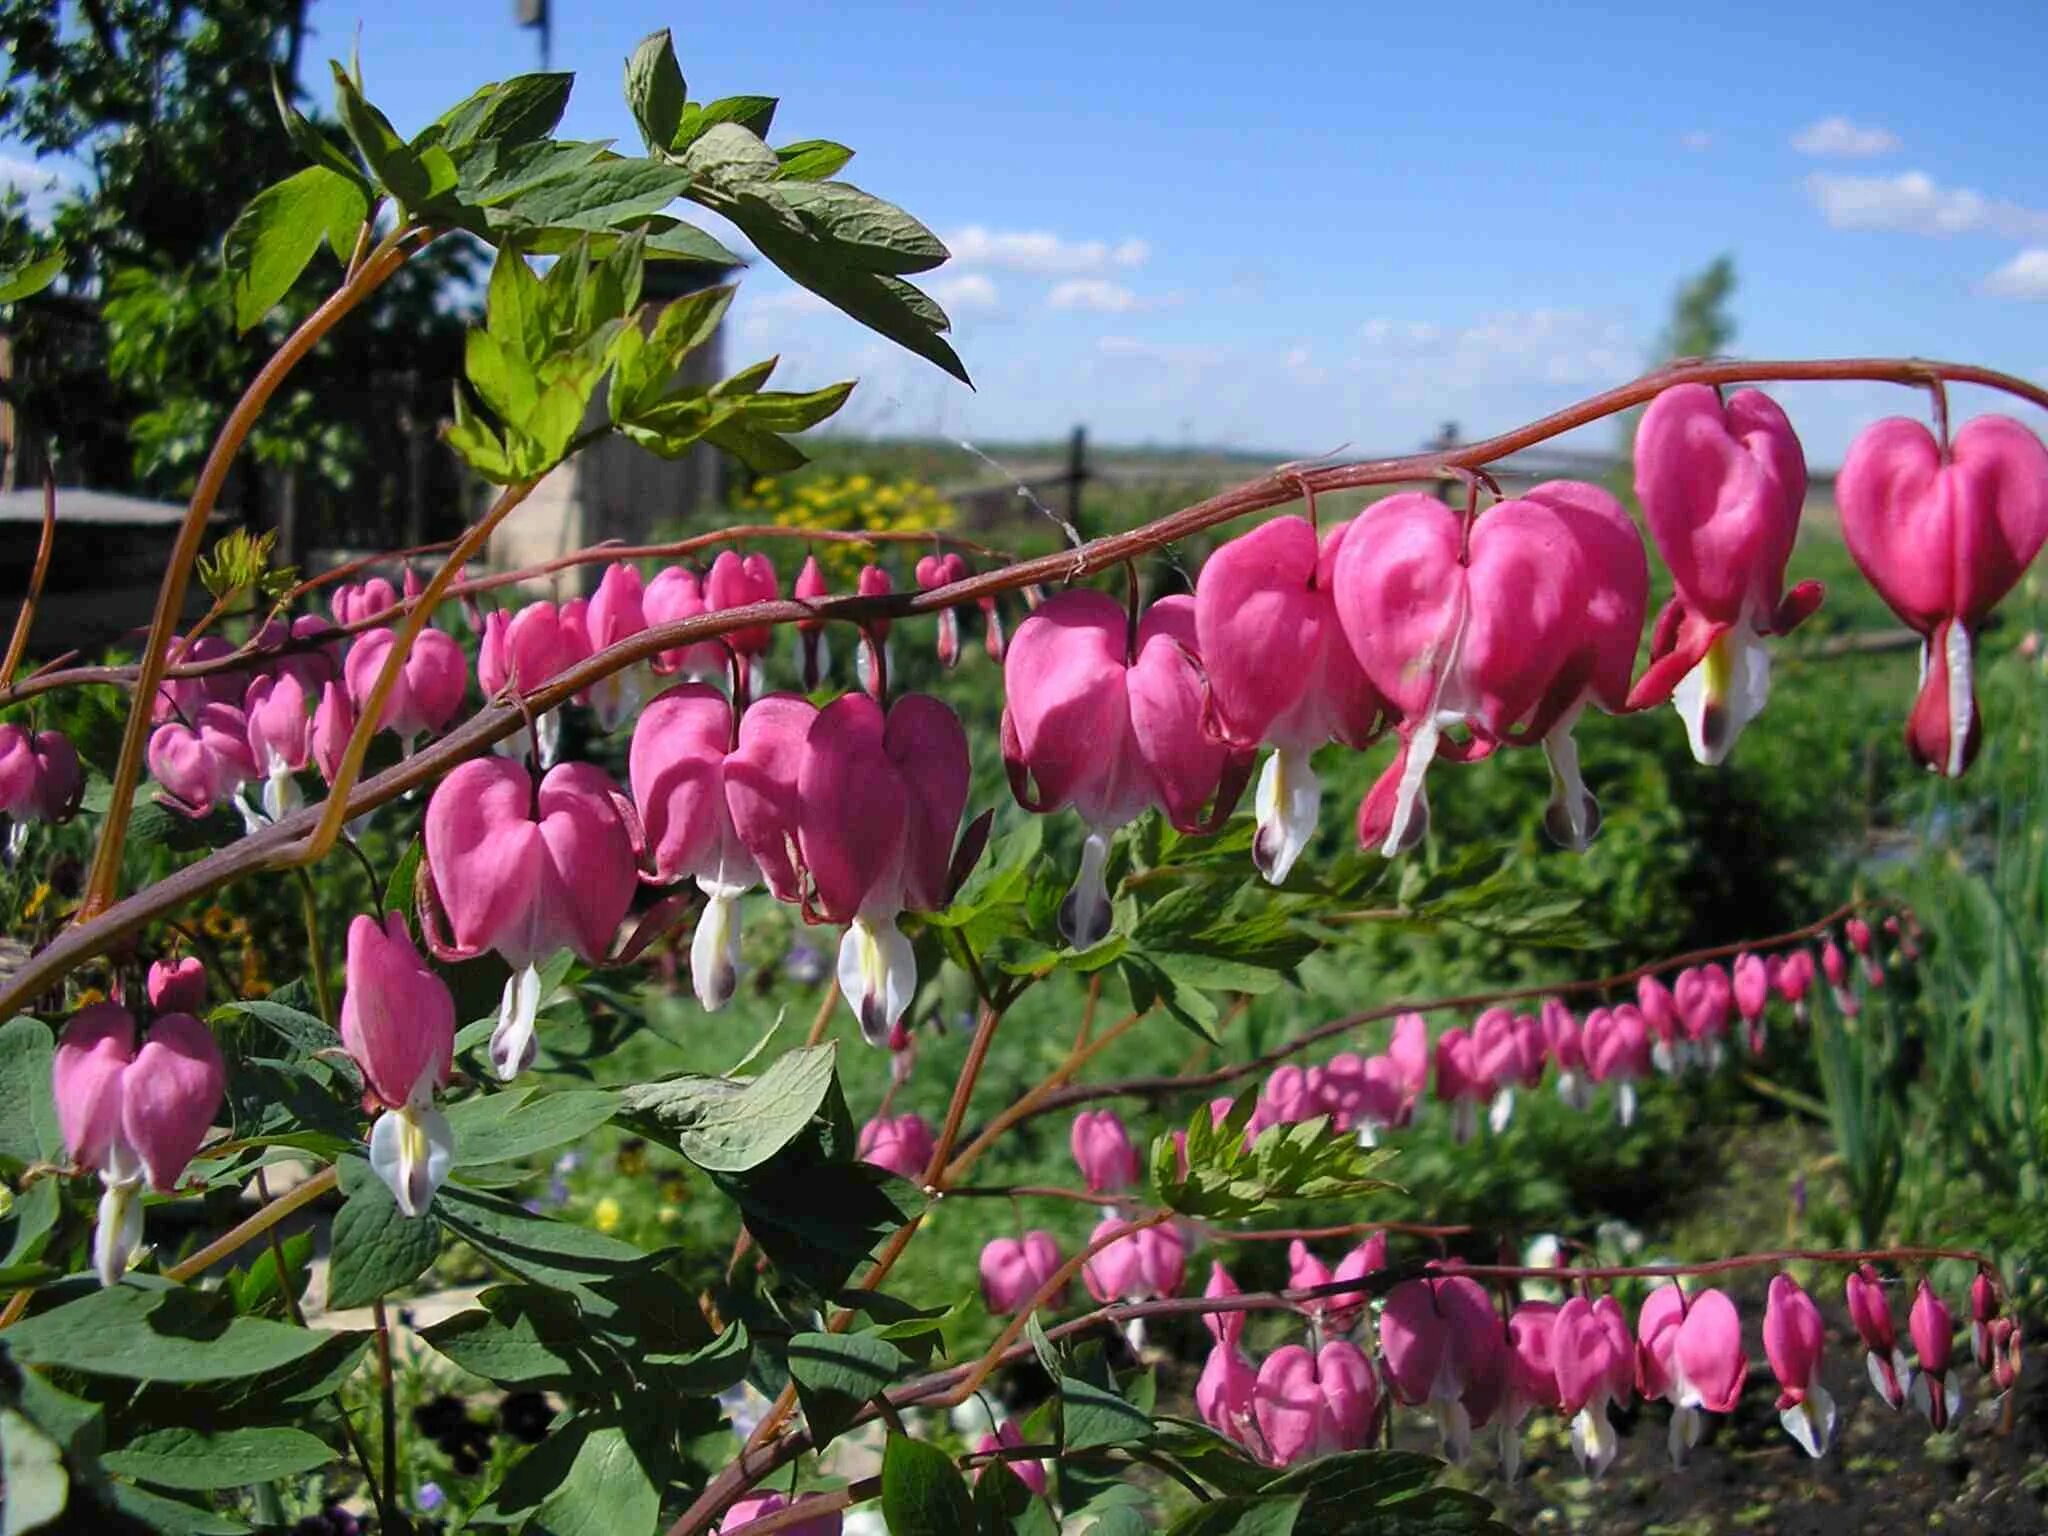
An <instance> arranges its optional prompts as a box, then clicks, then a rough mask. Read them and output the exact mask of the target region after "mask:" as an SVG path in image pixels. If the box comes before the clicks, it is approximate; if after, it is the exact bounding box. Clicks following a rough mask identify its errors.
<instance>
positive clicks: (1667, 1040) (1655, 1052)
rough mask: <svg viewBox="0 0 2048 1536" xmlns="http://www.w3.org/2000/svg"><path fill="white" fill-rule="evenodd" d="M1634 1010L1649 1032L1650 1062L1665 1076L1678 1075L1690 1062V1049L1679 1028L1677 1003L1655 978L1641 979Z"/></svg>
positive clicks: (1666, 988) (1637, 988)
mask: <svg viewBox="0 0 2048 1536" xmlns="http://www.w3.org/2000/svg"><path fill="white" fill-rule="evenodd" d="M1636 1006H1637V1008H1638V1009H1640V1010H1641V1012H1642V1015H1643V1025H1644V1027H1645V1028H1646V1029H1648V1030H1649V1032H1650V1060H1651V1062H1652V1063H1653V1064H1654V1065H1655V1066H1656V1068H1657V1070H1658V1071H1659V1072H1662V1073H1664V1074H1665V1075H1666V1076H1670V1075H1671V1074H1673V1073H1676V1072H1678V1071H1681V1070H1682V1069H1683V1068H1684V1067H1685V1065H1686V1063H1687V1062H1688V1061H1690V1060H1691V1058H1692V1046H1691V1044H1690V1043H1689V1042H1688V1041H1687V1040H1686V1038H1685V1031H1684V1030H1683V1029H1682V1028H1681V1027H1680V1025H1679V1018H1678V1000H1677V999H1676V998H1674V997H1673V996H1672V995H1671V989H1670V988H1669V987H1667V986H1665V985H1664V983H1663V982H1662V981H1661V980H1659V979H1658V978H1657V977H1655V976H1645V977H1643V978H1642V979H1641V980H1639V981H1638V982H1637V983H1636Z"/></svg>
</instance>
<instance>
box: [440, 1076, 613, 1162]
mask: <svg viewBox="0 0 2048 1536" xmlns="http://www.w3.org/2000/svg"><path fill="white" fill-rule="evenodd" d="M618 1105H619V1097H618V1095H617V1094H616V1093H613V1092H612V1091H611V1090H610V1089H606V1088H568V1089H563V1090H560V1091H557V1092H553V1093H550V1092H548V1091H546V1090H545V1089H542V1088H538V1087H533V1086H530V1085H529V1086H527V1087H524V1088H512V1089H506V1090H504V1091H502V1092H499V1093H485V1094H478V1095H477V1096H475V1097H474V1098H468V1099H464V1100H462V1101H461V1102H460V1103H457V1104H451V1105H449V1106H448V1110H447V1115H448V1125H449V1128H450V1129H451V1130H452V1131H453V1132H454V1133H455V1166H456V1167H457V1168H477V1167H482V1166H484V1165H485V1164H488V1163H503V1162H509V1161H511V1160H512V1159H513V1158H520V1157H531V1156H532V1155H533V1154H535V1153H536V1152H545V1151H547V1150H548V1149H549V1148H551V1147H558V1146H560V1145H561V1144H562V1143H563V1142H565V1141H574V1140H576V1139H577V1138H578V1137H580V1136H586V1135H588V1134H589V1133H590V1132H592V1131H594V1130H596V1129H597V1128H598V1127H599V1126H600V1125H603V1124H604V1123H605V1122H606V1121H607V1120H609V1119H611V1117H612V1115H613V1114H614V1113H615V1112H616V1111H617V1109H618Z"/></svg>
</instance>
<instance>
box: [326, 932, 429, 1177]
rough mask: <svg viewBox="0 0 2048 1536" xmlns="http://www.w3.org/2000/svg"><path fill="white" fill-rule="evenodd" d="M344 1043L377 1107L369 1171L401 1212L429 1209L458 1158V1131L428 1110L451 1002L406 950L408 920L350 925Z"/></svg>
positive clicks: (416, 956) (409, 941)
mask: <svg viewBox="0 0 2048 1536" xmlns="http://www.w3.org/2000/svg"><path fill="white" fill-rule="evenodd" d="M346 976H347V982H346V990H345V991H344V992H343V993H342V997H341V1044H342V1048H343V1049H344V1050H346V1051H347V1052H348V1053H349V1055H350V1056H352V1057H353V1058H354V1059H355V1063H356V1065H357V1066H359V1067H361V1068H362V1070H363V1082H364V1084H365V1085H366V1086H367V1088H368V1090H369V1093H368V1097H370V1098H371V1099H373V1100H375V1101H376V1103H378V1104H379V1105H381V1106H382V1110H381V1112H380V1113H379V1114H378V1116H377V1119H376V1122H375V1123H374V1124H373V1125H371V1127H370V1167H371V1168H372V1169H373V1170H374V1171H375V1173H376V1175H377V1177H378V1178H380V1179H382V1180H383V1181H384V1184H385V1186H386V1187H387V1188H388V1189H389V1190H390V1191H391V1196H392V1198H393V1199H394V1200H395V1201H397V1203H398V1209H399V1211H400V1213H401V1214H403V1215H406V1216H411V1217H417V1216H422V1215H425V1214H426V1210H427V1207H428V1205H430V1204H431V1203H432V1202H433V1198H434V1193H435V1191H436V1190H438V1189H439V1188H440V1187H441V1184H442V1182H443V1181H444V1180H445V1179H446V1178H447V1177H448V1170H449V1168H450V1167H451V1166H453V1164H454V1160H455V1133H454V1132H453V1131H452V1130H451V1129H450V1128H449V1125H448V1117H447V1116H446V1115H444V1114H442V1113H441V1111H440V1110H439V1109H437V1108H435V1106H434V1094H435V1091H436V1090H437V1089H440V1088H445V1087H446V1086H447V1085H448V1071H449V1068H450V1067H451V1066H452V1065H453V1063H454V1059H455V999H454V997H453V995H452V994H450V992H449V991H448V985H447V983H446V982H444V981H442V980H441V978H440V977H439V976H436V975H435V974H434V972H433V970H432V969H431V968H430V967H429V966H428V965H427V962H426V961H425V960H424V959H422V958H421V956H420V952H419V951H418V950H417V949H415V948H414V947H413V942H412V935H411V934H410V933H408V932H407V931H406V926H405V918H404V917H403V916H402V915H401V914H399V913H397V912H392V913H389V914H388V915H387V916H386V917H385V920H384V925H383V926H382V927H379V926H378V924H377V921H376V919H375V918H371V917H357V918H356V919H355V920H354V921H352V922H351V923H350V924H349V926H348V965H347V971H346Z"/></svg>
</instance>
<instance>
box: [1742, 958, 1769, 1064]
mask: <svg viewBox="0 0 2048 1536" xmlns="http://www.w3.org/2000/svg"><path fill="white" fill-rule="evenodd" d="M1734 989H1735V1011H1736V1012H1737V1013H1738V1014H1740V1015H1741V1016H1742V1027H1743V1030H1744V1032H1745V1034H1746V1036H1747V1038H1748V1042H1749V1053H1750V1055H1752V1056H1761V1055H1762V1054H1763V1050H1764V1009H1765V1008H1767V1007H1768V1006H1770V1001H1771V973H1770V967H1769V965H1768V964H1766V963H1765V961H1764V959H1763V957H1762V956H1760V955H1751V954H1740V955H1737V956H1736V957H1735V975H1734Z"/></svg>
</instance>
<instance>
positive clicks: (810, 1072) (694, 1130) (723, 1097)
mask: <svg viewBox="0 0 2048 1536" xmlns="http://www.w3.org/2000/svg"><path fill="white" fill-rule="evenodd" d="M837 1059H838V1058H837V1047H836V1046H834V1045H831V1044H826V1045H816V1046H808V1047H804V1048H802V1049H799V1050H794V1051H789V1052H787V1053H785V1054H784V1055H781V1056H778V1057H777V1058H776V1059H775V1060H774V1061H772V1062H770V1063H769V1065H768V1068H767V1070H766V1071H764V1072H763V1073H762V1074H761V1075H760V1076H759V1077H756V1078H753V1079H751V1080H750V1081H747V1082H744V1083H741V1082H735V1081H733V1080H731V1079H729V1078H721V1077H698V1076H689V1077H679V1078H671V1079H670V1080H669V1081H667V1082H661V1083H643V1084H638V1085H636V1086H634V1087H630V1088H627V1089H625V1090H624V1091H623V1093H621V1095H620V1106H621V1109H622V1111H623V1112H624V1113H625V1114H627V1115H628V1116H631V1117H634V1118H636V1119H638V1120H640V1121H642V1122H645V1123H647V1124H649V1125H651V1126H652V1127H654V1128H656V1129H657V1130H658V1131H659V1133H661V1136H662V1139H663V1140H672V1142H673V1144H674V1145H675V1146H676V1148H677V1149H678V1150H679V1151H681V1153H682V1154H683V1156H685V1157H687V1158H688V1159H689V1160H690V1161H691V1162H693V1163H695V1164H696V1165H697V1166H698V1167H699V1168H702V1169H704V1170H706V1171H707V1172H710V1173H745V1172H747V1171H748V1170H749V1169H753V1168H758V1167H760V1166H761V1165H762V1164H763V1163H766V1162H767V1161H768V1160H769V1159H770V1158H772V1157H774V1156H775V1154H776V1153H778V1152H780V1151H782V1150H783V1148H785V1147H787V1146H788V1145H789V1144H790V1143H791V1142H793V1141H795V1140H796V1138H797V1137H799V1136H800V1135H802V1134H803V1132H804V1131H805V1130H806V1129H807V1128H808V1127H809V1126H810V1124H811V1122H812V1120H813V1119H814V1118H815V1117H816V1116H817V1115H818V1114H819V1113H820V1111H821V1109H822V1107H823V1106H824V1104H825V1100H826V1095H827V1094H828V1093H829V1092H830V1090H831V1087H832V1080H833V1069H834V1065H835V1063H836V1061H837Z"/></svg>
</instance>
